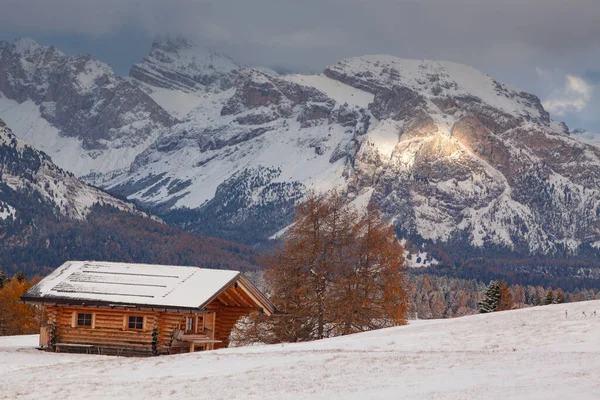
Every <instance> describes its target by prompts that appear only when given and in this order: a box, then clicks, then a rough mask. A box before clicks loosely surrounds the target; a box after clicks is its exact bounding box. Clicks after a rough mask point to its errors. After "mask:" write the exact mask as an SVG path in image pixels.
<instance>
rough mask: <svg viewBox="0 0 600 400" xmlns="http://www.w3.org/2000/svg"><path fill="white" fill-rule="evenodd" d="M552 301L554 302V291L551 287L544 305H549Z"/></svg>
mask: <svg viewBox="0 0 600 400" xmlns="http://www.w3.org/2000/svg"><path fill="white" fill-rule="evenodd" d="M552 303H554V293H553V292H552V288H550V289H548V291H547V292H546V297H544V300H543V305H545V306H547V305H548V304H552Z"/></svg>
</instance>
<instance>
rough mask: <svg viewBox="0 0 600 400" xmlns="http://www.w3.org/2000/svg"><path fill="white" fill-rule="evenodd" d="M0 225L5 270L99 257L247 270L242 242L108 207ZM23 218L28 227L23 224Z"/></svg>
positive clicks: (250, 263)
mask: <svg viewBox="0 0 600 400" xmlns="http://www.w3.org/2000/svg"><path fill="white" fill-rule="evenodd" d="M22 218H24V216H22V215H21V214H19V215H18V218H17V219H16V220H15V221H14V225H16V226H14V225H13V226H8V227H7V226H6V224H5V225H4V226H0V240H2V241H3V246H2V247H1V248H0V268H3V269H4V270H5V271H6V273H8V274H15V273H17V272H19V271H22V272H24V273H25V274H26V275H27V276H34V275H37V274H39V275H47V274H48V273H50V272H51V271H52V270H54V269H55V268H56V267H58V266H60V265H61V264H62V263H64V262H65V261H67V260H98V261H121V262H138V263H161V264H171V265H195V266H202V267H206V268H223V269H241V270H252V269H255V268H257V266H256V257H257V254H256V252H255V251H254V250H253V249H252V248H250V247H247V246H244V245H241V244H237V243H233V242H228V241H225V240H222V239H216V238H210V237H204V236H200V235H197V234H193V233H190V232H185V231H182V230H180V229H178V228H175V227H173V226H170V225H167V224H164V223H160V222H157V221H154V220H151V219H149V218H144V217H141V216H137V215H132V214H130V213H126V212H123V211H120V210H118V209H115V208H112V207H108V206H94V207H93V209H92V211H91V213H90V214H89V215H88V217H87V219H86V220H83V221H74V220H66V219H62V220H61V219H58V218H56V216H54V215H53V214H52V213H50V214H49V215H48V216H47V217H45V218H43V217H41V216H39V215H36V216H35V217H31V218H27V219H25V220H22ZM24 221H27V222H26V223H27V225H25V224H24V223H23V222H24Z"/></svg>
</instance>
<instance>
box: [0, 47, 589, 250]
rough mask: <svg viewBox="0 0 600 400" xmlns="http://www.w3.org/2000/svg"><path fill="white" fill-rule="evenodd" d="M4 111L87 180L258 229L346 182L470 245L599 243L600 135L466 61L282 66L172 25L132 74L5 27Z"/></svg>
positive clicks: (408, 229) (185, 223) (421, 226)
mask: <svg viewBox="0 0 600 400" xmlns="http://www.w3.org/2000/svg"><path fill="white" fill-rule="evenodd" d="M0 118H3V119H4V120H5V121H6V122H7V123H8V124H9V126H11V128H12V129H13V130H14V132H15V134H16V135H17V136H18V137H19V138H21V139H23V140H24V141H26V142H27V143H29V144H31V145H32V146H33V147H35V148H37V149H39V150H41V151H43V152H44V153H46V154H48V155H49V156H50V157H51V159H52V160H53V161H54V162H55V163H56V164H57V165H58V166H59V167H60V168H62V169H63V170H65V171H69V172H71V173H73V174H74V176H76V177H78V178H81V179H82V180H83V181H85V182H87V183H89V184H92V185H94V186H96V187H99V188H102V189H103V190H105V191H108V192H110V193H113V194H115V195H119V196H121V197H122V198H127V199H129V200H130V201H133V202H134V203H136V204H138V205H140V206H143V207H144V208H145V209H147V210H149V211H150V212H151V213H154V214H156V215H159V216H160V217H161V218H162V219H163V220H164V221H166V222H169V223H171V224H174V225H176V226H178V227H180V228H183V229H185V230H187V231H191V232H195V233H200V234H205V235H210V236H218V237H221V238H226V239H231V240H235V241H237V242H241V243H245V244H250V245H257V244H264V243H266V242H268V240H269V238H276V237H277V236H278V234H279V233H280V232H281V231H282V230H283V229H285V227H286V226H288V225H289V224H290V223H291V221H292V216H293V210H294V206H295V204H297V202H298V201H299V200H301V199H302V198H303V196H304V195H305V194H306V193H307V191H309V190H316V191H321V190H329V189H333V188H336V189H338V190H339V191H340V192H342V193H344V195H345V196H346V197H347V198H348V201H350V202H352V203H353V204H355V205H356V206H357V207H358V208H362V207H365V206H366V205H367V204H369V203H373V204H375V205H376V206H377V207H378V208H379V209H380V210H381V211H382V212H383V214H384V215H385V217H386V218H388V219H389V220H390V221H392V222H393V224H394V226H395V228H396V231H397V233H398V235H399V237H401V238H404V239H408V240H409V241H410V243H413V244H415V243H416V244H418V245H419V246H430V247H431V246H433V247H440V248H443V249H444V251H445V252H450V253H454V254H459V256H457V257H459V258H460V257H462V256H464V254H465V252H467V253H468V252H472V254H479V255H481V254H486V255H490V254H492V255H493V254H496V255H499V254H502V255H503V256H506V255H510V257H513V256H522V257H532V256H544V257H555V258H556V257H579V256H585V257H590V256H591V257H595V255H597V250H598V248H600V149H599V148H598V147H596V146H595V145H594V144H593V143H587V142H585V141H583V140H580V139H579V136H578V135H575V134H572V133H571V132H570V131H569V128H568V127H567V126H566V125H565V124H564V123H561V122H557V121H553V120H552V119H551V118H550V115H549V113H548V112H547V111H546V110H545V109H544V107H543V106H542V104H541V102H540V100H539V99H538V98H537V97H536V96H534V95H532V94H530V93H526V92H524V91H521V90H518V89H516V88H513V87H511V86H509V85H506V84H503V83H501V82H499V81H497V80H495V79H494V78H492V77H490V76H488V75H485V74H483V73H481V72H479V71H477V70H475V69H474V68H471V67H469V66H465V65H461V64H456V63H452V62H439V61H428V60H405V59H400V58H397V57H393V56H387V55H371V56H362V57H355V58H350V59H346V60H342V61H340V62H339V63H337V64H335V65H332V66H329V67H327V68H326V69H325V70H324V71H323V72H322V73H320V74H316V75H302V74H295V75H294V74H292V75H278V74H277V73H275V72H273V71H271V70H269V69H267V68H251V67H247V66H243V65H240V64H238V63H237V62H235V61H234V60H232V59H230V58H229V57H227V56H224V55H221V54H218V53H215V52H210V51H206V50H204V49H201V48H199V47H197V46H195V45H193V44H191V43H190V42H188V41H186V40H183V39H164V40H157V41H155V42H154V43H153V45H152V49H151V51H150V53H149V55H148V56H147V57H145V58H143V59H142V60H141V61H140V62H139V63H137V64H135V65H133V66H132V68H131V71H130V74H129V76H126V77H119V76H117V75H116V74H115V73H114V71H113V70H112V69H111V68H110V66H108V65H107V64H104V63H102V62H100V61H97V60H94V59H93V58H91V57H90V56H75V57H74V56H67V55H65V54H63V53H61V52H60V51H59V50H57V49H56V48H54V47H45V46H41V45H39V44H37V43H35V42H34V41H32V40H30V39H20V40H18V41H15V42H12V43H10V42H0ZM119 204H120V203H119ZM119 206H121V207H126V206H123V205H118V206H117V207H119ZM5 208H6V207H5ZM70 208H71V209H72V208H73V207H70ZM75 209H77V208H76V207H75ZM9 210H10V209H9ZM0 212H1V211H0ZM7 212H11V211H4V213H7ZM74 212H75V211H74ZM76 212H79V213H80V212H81V211H76ZM0 215H1V214H0ZM461 254H462V255H461ZM469 254H471V253H469ZM455 259H456V257H455Z"/></svg>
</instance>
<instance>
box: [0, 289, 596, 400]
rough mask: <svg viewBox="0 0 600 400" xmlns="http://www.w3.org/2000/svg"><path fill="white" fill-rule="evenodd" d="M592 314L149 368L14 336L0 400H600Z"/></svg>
mask: <svg viewBox="0 0 600 400" xmlns="http://www.w3.org/2000/svg"><path fill="white" fill-rule="evenodd" d="M565 310H568V318H565ZM595 310H598V311H599V312H600V301H591V302H583V303H575V304H563V305H554V306H546V307H537V308H531V309H525V310H518V311H508V312H500V313H495V314H488V315H476V316H470V317H463V318H457V319H452V320H433V321H415V322H412V323H411V324H410V325H409V326H406V327H399V328H392V329H385V330H380V331H373V332H369V333H365V334H359V335H352V336H346V337H343V338H335V339H330V340H323V341H319V342H312V343H302V344H288V345H275V346H256V347H251V348H238V349H225V350H218V351H213V352H205V353H195V354H184V355H177V356H162V357H156V358H145V359H135V358H118V357H107V356H91V355H69V354H55V353H45V352H40V351H38V350H35V349H34V346H35V345H36V344H37V336H35V335H33V336H21V337H5V338H0V398H2V399H11V400H12V399H46V400H49V399H60V400H69V399H171V398H172V399H175V398H176V399H215V400H217V399H361V400H365V399H544V400H549V399H574V398H577V399H598V398H600V316H599V317H594V316H591V314H592V313H593V312H594V311H595ZM582 312H585V313H586V314H587V315H588V317H587V318H586V317H584V316H583V314H582Z"/></svg>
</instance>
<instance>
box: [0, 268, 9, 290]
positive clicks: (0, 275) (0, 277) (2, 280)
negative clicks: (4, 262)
mask: <svg viewBox="0 0 600 400" xmlns="http://www.w3.org/2000/svg"><path fill="white" fill-rule="evenodd" d="M7 281H8V277H7V276H6V274H5V273H4V271H3V270H1V269H0V289H2V288H3V287H4V285H5V284H6V282H7Z"/></svg>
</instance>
